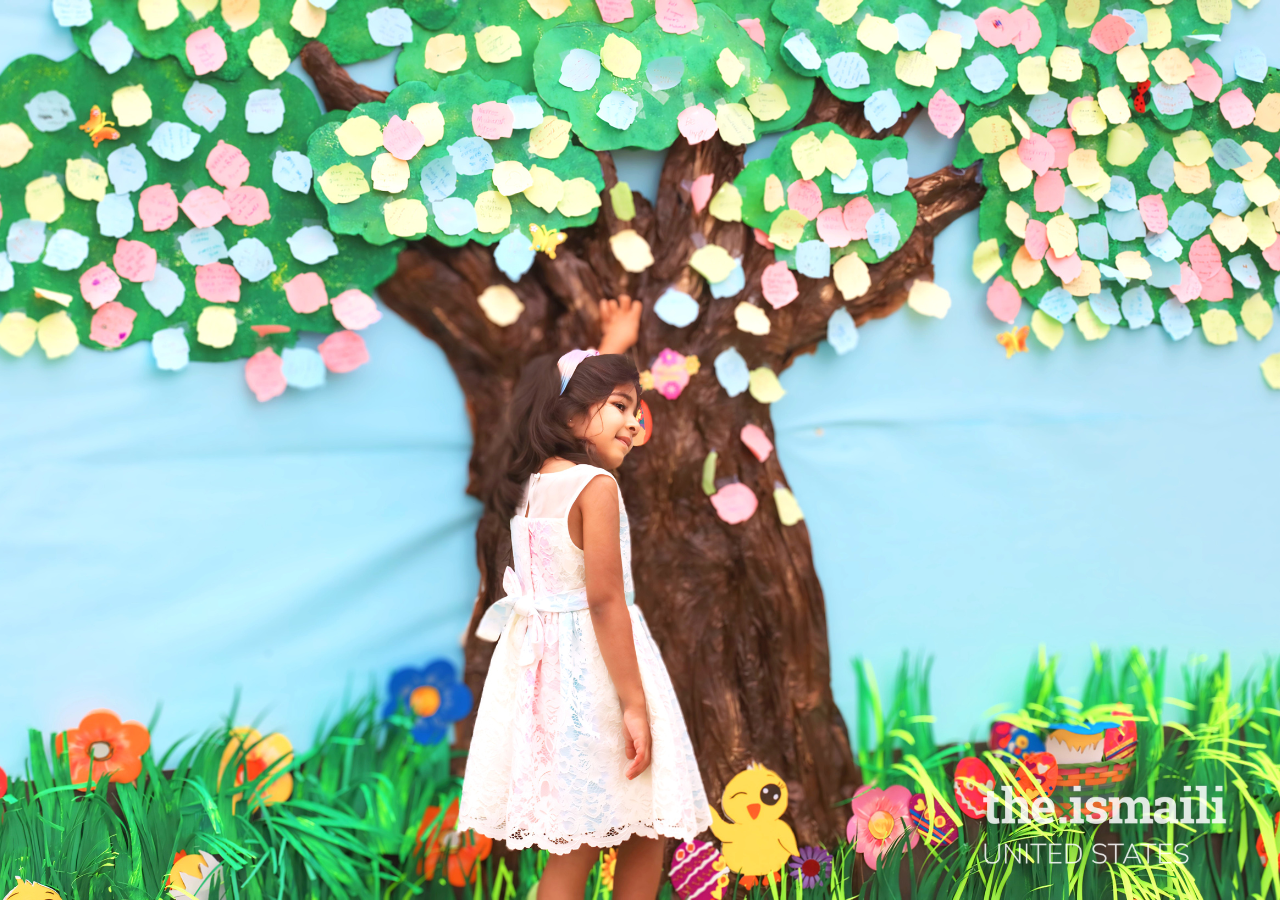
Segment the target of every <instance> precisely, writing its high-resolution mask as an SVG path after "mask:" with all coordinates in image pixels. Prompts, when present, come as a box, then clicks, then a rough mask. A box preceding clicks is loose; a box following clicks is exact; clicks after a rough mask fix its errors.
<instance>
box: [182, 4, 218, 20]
mask: <svg viewBox="0 0 1280 900" xmlns="http://www.w3.org/2000/svg"><path fill="white" fill-rule="evenodd" d="M217 5H218V0H182V8H183V9H185V10H186V11H187V12H189V13H191V17H192V18H193V19H195V20H196V21H197V22H199V21H200V20H201V19H203V18H204V17H205V16H207V15H208V14H209V13H210V12H212V11H213V8H214V7H215V6H217Z"/></svg>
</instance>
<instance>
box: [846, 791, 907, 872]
mask: <svg viewBox="0 0 1280 900" xmlns="http://www.w3.org/2000/svg"><path fill="white" fill-rule="evenodd" d="M910 803H911V792H910V791H909V790H907V789H906V788H904V787H903V786H902V785H898V784H895V785H894V786H893V787H890V788H885V789H884V790H880V789H879V788H873V787H866V786H864V787H861V788H859V789H858V792H857V793H856V794H854V795H853V805H852V806H851V811H852V813H853V815H852V816H851V817H850V819H849V828H848V837H849V841H850V842H851V843H854V844H856V846H857V851H858V852H859V853H861V854H862V858H863V859H865V860H866V861H867V865H868V866H870V867H871V868H873V869H874V868H875V867H876V865H877V864H878V863H879V861H880V857H881V855H882V854H884V853H885V851H887V850H888V849H889V847H891V846H892V845H893V842H894V841H896V840H898V838H900V837H902V827H903V822H904V821H906V822H910V821H911V810H910ZM910 840H911V846H912V847H914V846H915V845H916V843H917V842H918V841H919V840H920V836H919V835H918V834H916V830H915V829H914V828H911V836H910Z"/></svg>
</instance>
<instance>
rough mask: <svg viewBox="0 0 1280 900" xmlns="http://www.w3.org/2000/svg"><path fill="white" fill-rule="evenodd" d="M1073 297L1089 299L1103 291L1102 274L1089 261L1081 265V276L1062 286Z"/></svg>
mask: <svg viewBox="0 0 1280 900" xmlns="http://www.w3.org/2000/svg"><path fill="white" fill-rule="evenodd" d="M1062 286H1063V287H1064V288H1066V289H1067V293H1068V294H1070V295H1071V296H1072V297H1088V296H1090V295H1091V294H1096V293H1098V291H1100V290H1102V273H1101V272H1099V271H1098V267H1097V266H1095V265H1094V264H1093V263H1091V262H1089V260H1087V259H1086V260H1084V261H1083V262H1081V263H1080V274H1079V275H1077V276H1076V277H1075V280H1074V281H1067V282H1064V283H1063V285H1062Z"/></svg>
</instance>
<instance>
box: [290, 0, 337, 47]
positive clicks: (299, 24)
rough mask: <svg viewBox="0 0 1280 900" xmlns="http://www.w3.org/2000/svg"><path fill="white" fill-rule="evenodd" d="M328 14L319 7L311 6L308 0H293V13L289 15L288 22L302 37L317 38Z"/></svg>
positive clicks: (322, 29)
mask: <svg viewBox="0 0 1280 900" xmlns="http://www.w3.org/2000/svg"><path fill="white" fill-rule="evenodd" d="M328 15H329V14H328V13H327V12H326V11H325V10H323V9H321V8H320V7H318V6H312V5H311V3H310V0H294V3H293V14H292V15H291V16H290V17H289V24H290V25H292V26H293V30H294V31H296V32H298V34H300V35H302V36H303V37H306V38H317V37H320V32H322V31H324V23H325V20H326V19H327V18H328Z"/></svg>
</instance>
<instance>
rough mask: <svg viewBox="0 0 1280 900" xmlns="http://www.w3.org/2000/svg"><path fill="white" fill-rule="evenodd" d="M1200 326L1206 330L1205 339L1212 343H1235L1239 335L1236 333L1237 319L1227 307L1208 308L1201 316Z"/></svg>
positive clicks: (1219, 344) (1220, 344)
mask: <svg viewBox="0 0 1280 900" xmlns="http://www.w3.org/2000/svg"><path fill="white" fill-rule="evenodd" d="M1200 328H1201V330H1203V331H1204V339H1205V340H1206V341H1208V342H1209V343H1210V344H1217V345H1218V346H1219V347H1220V346H1222V345H1223V344H1233V343H1235V341H1236V339H1237V338H1238V337H1239V335H1238V334H1237V333H1236V320H1235V319H1233V318H1231V313H1229V312H1227V311H1226V310H1225V309H1207V310H1205V311H1204V313H1202V314H1201V316H1200Z"/></svg>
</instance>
